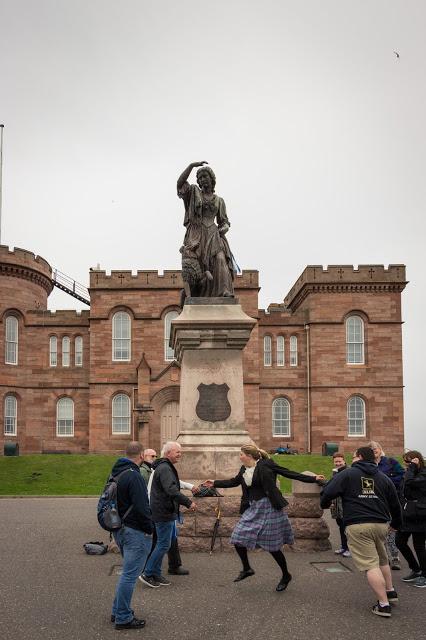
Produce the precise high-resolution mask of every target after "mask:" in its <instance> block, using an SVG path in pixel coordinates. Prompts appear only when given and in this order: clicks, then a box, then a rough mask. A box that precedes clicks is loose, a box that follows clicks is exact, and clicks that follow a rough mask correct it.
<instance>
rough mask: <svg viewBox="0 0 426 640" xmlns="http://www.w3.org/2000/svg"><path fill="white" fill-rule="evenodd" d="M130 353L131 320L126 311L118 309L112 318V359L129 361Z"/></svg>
mask: <svg viewBox="0 0 426 640" xmlns="http://www.w3.org/2000/svg"><path fill="white" fill-rule="evenodd" d="M130 355H131V320H130V316H129V314H128V313H126V312H125V311H118V312H117V313H115V314H114V317H113V319H112V359H113V360H114V361H115V362H119V361H129V360H130Z"/></svg>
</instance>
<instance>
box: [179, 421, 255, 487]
mask: <svg viewBox="0 0 426 640" xmlns="http://www.w3.org/2000/svg"><path fill="white" fill-rule="evenodd" d="M177 441H178V442H179V444H180V445H181V447H182V458H181V460H180V462H179V476H180V477H181V478H194V477H196V478H200V479H201V480H207V479H222V478H232V477H233V476H235V475H237V473H238V471H239V469H240V467H241V462H240V449H241V447H242V446H243V445H244V444H253V440H252V439H251V438H250V436H249V434H248V431H245V430H244V429H241V430H228V431H220V432H214V431H195V430H193V431H183V432H182V433H180V434H179V436H178V439H177Z"/></svg>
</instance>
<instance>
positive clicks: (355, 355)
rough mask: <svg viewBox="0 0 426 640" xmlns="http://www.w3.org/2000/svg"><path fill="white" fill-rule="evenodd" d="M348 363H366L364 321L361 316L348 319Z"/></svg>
mask: <svg viewBox="0 0 426 640" xmlns="http://www.w3.org/2000/svg"><path fill="white" fill-rule="evenodd" d="M346 363H347V364H364V322H363V320H362V318H360V317H359V316H350V317H349V318H348V319H347V320H346Z"/></svg>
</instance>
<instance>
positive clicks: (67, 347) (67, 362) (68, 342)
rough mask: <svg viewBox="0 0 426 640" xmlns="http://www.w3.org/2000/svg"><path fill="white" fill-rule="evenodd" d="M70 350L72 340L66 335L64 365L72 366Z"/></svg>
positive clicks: (63, 354) (63, 344)
mask: <svg viewBox="0 0 426 640" xmlns="http://www.w3.org/2000/svg"><path fill="white" fill-rule="evenodd" d="M70 350H71V340H70V339H69V337H68V336H64V337H63V338H62V366H63V367H69V366H70Z"/></svg>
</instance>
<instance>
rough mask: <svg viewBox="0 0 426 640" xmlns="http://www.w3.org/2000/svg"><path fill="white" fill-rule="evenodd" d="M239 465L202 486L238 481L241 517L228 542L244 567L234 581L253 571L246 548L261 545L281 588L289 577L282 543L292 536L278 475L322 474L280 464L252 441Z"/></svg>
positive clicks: (243, 449) (308, 479)
mask: <svg viewBox="0 0 426 640" xmlns="http://www.w3.org/2000/svg"><path fill="white" fill-rule="evenodd" d="M240 460H241V463H242V465H243V466H242V467H241V469H240V470H239V472H238V474H237V475H236V476H235V478H231V479H229V480H214V481H212V480H207V481H206V482H204V485H205V486H209V487H217V488H224V489H226V488H229V487H237V486H238V485H241V488H242V492H243V495H242V498H241V507H240V513H241V514H242V515H241V518H240V519H239V521H238V522H237V524H236V525H235V529H234V531H233V532H232V536H231V544H233V545H234V546H235V550H236V552H237V553H238V555H239V557H240V559H241V562H242V564H243V569H242V571H240V573H239V574H238V576H237V577H236V578H235V580H234V582H240V581H241V580H245V578H249V577H250V576H253V575H254V570H253V569H252V568H251V566H250V564H249V561H248V555H247V550H248V549H255V548H256V547H261V548H262V549H264V550H265V551H269V553H270V554H271V556H272V557H273V558H274V560H275V562H276V563H277V564H278V566H279V567H280V569H281V571H282V577H281V580H280V581H279V583H278V585H277V587H276V591H284V590H285V589H286V588H287V585H288V583H289V582H290V580H291V575H290V573H289V571H288V568H287V562H286V559H285V556H284V554H283V552H282V550H281V548H282V546H283V544H293V542H294V536H293V531H292V528H291V524H290V522H289V519H288V516H287V514H286V512H285V511H284V507H286V506H287V505H288V502H287V500H286V499H285V498H284V497H283V496H282V494H281V492H280V490H279V489H278V487H277V475H278V474H279V475H281V476H284V477H285V478H292V479H293V480H300V481H301V482H317V481H321V480H323V479H324V476H308V475H303V474H301V473H297V472H296V471H290V469H286V468H284V467H280V466H279V465H278V464H276V463H275V462H274V461H273V460H271V459H270V458H269V456H268V454H267V453H266V452H265V451H262V449H258V448H257V447H256V446H253V445H244V446H242V447H241V452H240Z"/></svg>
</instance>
